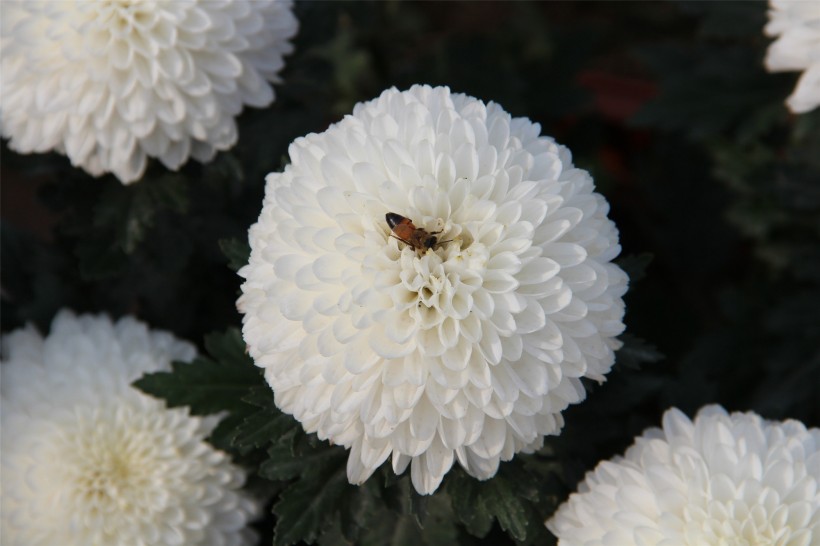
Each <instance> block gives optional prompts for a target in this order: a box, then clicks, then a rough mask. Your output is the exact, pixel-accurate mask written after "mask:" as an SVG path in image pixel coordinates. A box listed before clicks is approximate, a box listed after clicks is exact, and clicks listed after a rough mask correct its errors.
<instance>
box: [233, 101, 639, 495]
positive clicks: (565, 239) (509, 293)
mask: <svg viewBox="0 0 820 546" xmlns="http://www.w3.org/2000/svg"><path fill="white" fill-rule="evenodd" d="M539 132H540V127H539V126H538V125H537V124H534V123H532V122H530V121H529V120H527V119H525V118H512V117H510V115H509V114H508V113H507V112H505V111H504V110H503V109H501V107H499V106H498V105H497V104H494V103H489V104H484V103H483V102H481V101H479V100H477V99H475V98H472V97H469V96H466V95H460V94H451V93H450V90H449V89H448V88H446V87H438V88H430V87H427V86H415V87H413V88H412V89H410V90H409V91H406V92H399V91H397V90H395V89H391V90H388V91H385V92H384V93H383V94H382V95H381V96H380V97H379V98H377V99H375V100H373V101H371V102H367V103H363V104H359V105H357V106H356V107H355V109H354V111H353V114H352V115H350V116H347V117H345V119H344V120H342V121H341V122H339V123H337V124H335V125H333V126H331V127H330V128H329V129H328V130H327V131H325V132H324V133H322V134H311V135H308V136H307V137H304V138H299V139H297V140H296V141H295V142H294V143H293V144H292V145H291V147H290V150H289V152H290V159H291V164H290V165H288V166H287V168H286V169H285V172H283V173H274V174H271V175H269V176H268V179H267V193H266V196H265V201H264V207H263V210H262V213H261V216H260V218H259V222H258V223H256V224H255V225H254V226H253V227H252V228H251V230H250V245H251V249H252V251H251V257H250V263H249V264H248V265H247V266H246V267H244V268H243V269H242V270H241V272H240V274H241V275H242V276H243V277H245V279H246V282H245V283H244V284H243V286H242V291H243V294H242V296H241V297H240V299H239V302H238V306H239V309H240V311H241V312H243V313H244V314H245V316H244V330H243V332H244V336H245V340H246V341H247V343H248V346H249V348H250V354H251V355H252V356H253V358H254V359H255V360H256V363H257V364H258V365H259V366H261V367H263V368H265V377H266V378H267V381H268V382H269V383H270V385H271V387H273V391H274V393H275V399H276V403H277V405H278V406H279V407H280V408H281V409H282V410H283V411H285V412H287V413H290V414H293V415H294V416H295V417H296V418H297V419H298V420H299V421H301V422H302V424H303V426H304V428H305V429H306V430H307V431H309V432H317V433H318V435H319V437H320V438H323V439H325V438H326V439H329V440H331V441H332V442H334V443H336V444H341V445H344V446H346V447H350V448H351V453H350V458H349V460H348V467H347V471H348V477H349V479H350V481H351V482H353V483H361V482H363V481H364V480H365V479H367V477H368V476H370V475H371V474H372V473H373V471H374V470H375V469H376V468H377V467H378V466H379V465H381V464H382V463H383V462H384V461H385V460H386V459H387V458H388V457H389V456H391V454H392V457H393V459H392V462H393V468H394V470H395V471H396V472H397V473H400V472H403V471H404V469H405V468H406V467H407V465H408V464H409V463H410V462H411V461H412V468H411V475H412V481H413V484H414V486H415V488H416V489H417V490H418V491H419V492H421V493H431V492H433V491H434V490H435V489H436V488H437V487H438V486H439V484H440V482H441V479H442V477H443V476H444V474H445V473H446V472H447V471H448V470H449V469H450V467H451V466H452V464H453V461H454V458H457V459H458V461H459V462H460V463H461V465H462V466H463V467H464V468H465V469H466V470H467V472H469V473H470V474H472V475H473V476H476V477H478V478H481V479H486V478H489V477H491V476H493V475H494V474H495V473H496V471H497V469H498V464H499V461H502V460H509V459H510V458H512V456H513V454H515V453H516V452H519V451H525V452H531V451H533V450H535V449H537V448H539V447H540V446H541V445H542V443H543V436H544V435H545V434H556V433H557V432H558V431H559V430H560V428H561V426H562V425H563V420H562V418H561V411H562V410H563V409H564V408H566V407H567V405H569V404H572V403H575V402H578V401H580V400H582V399H583V398H584V388H583V386H582V383H581V380H580V378H582V377H590V378H594V379H597V380H603V378H604V374H606V373H607V372H608V371H609V369H610V368H611V366H612V364H613V350H614V349H616V348H618V347H619V346H620V344H619V342H618V341H617V340H616V339H615V336H617V335H618V334H620V333H621V331H622V330H623V328H624V326H623V324H622V322H621V319H622V317H623V313H624V306H623V301H622V295H623V294H624V292H625V291H626V284H627V278H626V275H625V274H624V272H623V271H622V270H621V269H619V268H618V267H617V266H615V265H613V264H612V263H611V260H612V259H613V258H615V257H616V256H617V254H618V252H619V251H620V247H619V246H618V233H617V230H616V229H615V225H614V224H613V223H612V222H611V221H610V220H609V219H608V218H607V212H608V209H609V207H608V205H607V203H606V201H605V200H604V198H603V197H602V196H601V195H599V194H597V193H594V192H593V183H592V179H591V178H590V176H589V173H587V172H586V171H583V170H581V169H577V168H575V167H574V166H573V164H572V158H571V156H570V152H569V150H567V149H566V148H564V147H563V146H559V145H558V144H556V143H555V141H554V140H553V139H551V138H549V137H544V136H539ZM390 212H392V213H395V214H399V215H401V216H404V217H407V218H409V219H410V220H412V222H413V223H414V224H415V226H416V227H418V228H424V229H427V230H428V231H430V232H435V231H439V230H440V231H441V232H440V233H438V234H437V237H438V241H441V242H440V243H438V244H436V245H434V246H432V248H429V249H427V250H422V251H418V252H417V251H415V250H414V249H413V248H411V247H410V246H409V245H408V244H406V243H403V242H400V241H399V240H397V239H396V238H395V237H392V236H391V229H390V227H389V226H388V223H387V221H386V218H385V215H386V214H387V213H390ZM399 236H400V237H402V234H401V233H399ZM403 236H404V237H408V235H407V234H405V235H403Z"/></svg>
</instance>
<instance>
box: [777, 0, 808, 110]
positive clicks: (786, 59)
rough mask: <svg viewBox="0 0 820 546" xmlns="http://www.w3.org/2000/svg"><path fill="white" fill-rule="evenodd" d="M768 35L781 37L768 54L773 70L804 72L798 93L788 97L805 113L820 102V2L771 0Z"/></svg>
mask: <svg viewBox="0 0 820 546" xmlns="http://www.w3.org/2000/svg"><path fill="white" fill-rule="evenodd" d="M769 6H770V9H769V23H768V24H767V25H766V34H767V35H769V36H773V37H777V40H775V41H774V43H772V45H771V46H769V51H768V52H767V53H766V68H767V69H768V70H769V71H770V72H783V71H787V72H789V71H803V75H802V76H800V79H799V80H798V82H797V87H796V88H795V90H794V93H792V94H791V96H790V97H789V98H788V99H787V100H786V104H787V105H788V107H789V109H790V110H791V111H792V112H795V113H797V114H802V113H804V112H808V111H810V110H813V109H815V108H816V107H817V106H818V105H820V2H818V1H816V0H769Z"/></svg>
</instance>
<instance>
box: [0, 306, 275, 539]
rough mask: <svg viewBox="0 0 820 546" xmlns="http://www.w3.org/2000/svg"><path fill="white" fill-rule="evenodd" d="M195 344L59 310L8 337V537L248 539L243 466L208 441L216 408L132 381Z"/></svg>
mask: <svg viewBox="0 0 820 546" xmlns="http://www.w3.org/2000/svg"><path fill="white" fill-rule="evenodd" d="M194 356H195V350H194V347H193V346H191V345H190V344H188V343H183V342H181V341H178V340H176V339H175V338H174V337H173V336H171V335H170V334H168V333H165V332H155V331H154V332H152V331H149V330H148V328H146V326H145V325H143V324H142V323H140V322H138V321H136V320H134V319H132V318H124V319H121V320H119V321H118V322H116V323H112V322H111V320H109V319H108V318H106V317H92V316H81V317H76V316H74V315H73V314H71V313H68V312H61V313H60V314H59V315H58V316H57V318H56V319H55V320H54V323H53V324H52V331H51V333H50V334H49V335H48V336H47V337H46V338H45V339H44V338H43V337H41V336H40V334H39V333H37V332H36V331H35V330H34V329H33V328H27V329H24V330H18V331H16V332H14V333H12V334H10V335H9V336H7V337H6V338H5V339H4V340H3V358H4V362H3V363H2V365H0V370H1V371H2V391H0V392H1V393H2V396H0V401H2V429H3V434H2V444H1V445H2V449H1V450H0V461H1V462H0V467H1V468H2V479H3V485H2V487H3V495H2V526H0V537H2V541H0V542H2V543H3V545H4V546H37V545H42V546H54V545H55V544H60V545H66V546H109V545H111V544H141V545H143V546H150V545H157V546H159V545H162V546H169V545H172V544H178V545H186V546H187V545H194V544H196V545H214V546H217V545H219V546H225V545H229V544H230V545H234V544H250V543H252V540H253V539H254V535H253V533H252V532H250V530H249V529H248V528H247V526H246V525H247V522H248V521H249V520H250V519H251V518H252V517H254V516H255V515H256V514H257V513H258V511H259V506H258V505H257V503H256V502H255V501H253V500H251V498H250V497H248V496H246V495H245V494H243V492H242V491H241V489H240V488H241V486H242V484H243V482H244V479H245V476H244V472H243V471H242V470H241V469H240V468H239V467H237V466H235V465H233V464H232V463H231V462H230V460H229V459H228V456H227V455H226V454H224V453H222V452H221V451H217V450H216V449H214V448H213V447H211V446H210V445H209V444H207V443H206V442H205V441H204V438H205V437H206V436H207V435H208V434H210V432H211V430H212V429H213V427H214V426H215V425H216V419H215V418H213V417H209V418H200V417H194V416H191V415H189V413H188V411H187V409H167V408H166V406H165V403H164V402H162V401H160V400H157V399H155V398H152V397H150V396H147V395H145V394H142V393H141V392H139V391H138V390H136V389H134V388H133V387H131V386H130V383H131V382H132V381H134V380H135V379H137V378H139V377H140V376H141V375H142V374H144V373H146V372H153V371H158V370H167V369H170V362H171V361H172V360H183V361H190V360H191V359H192V358H193V357H194Z"/></svg>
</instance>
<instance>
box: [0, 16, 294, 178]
mask: <svg viewBox="0 0 820 546" xmlns="http://www.w3.org/2000/svg"><path fill="white" fill-rule="evenodd" d="M291 4H292V2H291V0H236V1H217V2H214V1H185V2H182V1H177V0H168V1H163V0H144V1H135V0H97V1H83V0H60V1H53V0H25V1H23V0H3V2H2V4H0V15H2V22H0V59H2V60H1V61H0V70H2V80H0V99H1V100H2V116H1V119H2V131H3V136H4V137H7V138H10V139H11V140H10V142H9V146H10V147H11V148H12V149H13V150H16V151H18V152H21V153H31V152H46V151H50V150H57V151H58V152H61V153H64V154H66V155H68V157H69V158H70V159H71V162H72V164H74V165H76V166H80V167H82V168H83V169H85V170H86V171H88V172H89V173H91V174H93V175H95V176H99V175H101V174H103V173H106V172H113V173H114V174H115V175H117V177H118V178H119V179H120V180H121V181H122V182H123V183H129V182H133V181H135V180H137V179H139V178H140V177H141V176H142V174H143V172H144V171H145V166H146V161H147V157H157V158H159V159H160V161H162V163H163V164H164V165H165V166H166V167H168V168H169V169H174V170H176V169H178V168H179V167H180V166H181V165H182V164H183V163H185V161H187V159H188V157H189V156H193V157H194V158H195V159H197V160H199V161H208V160H210V159H211V158H212V157H213V156H214V153H215V152H216V150H226V149H228V148H230V147H231V146H233V145H234V143H235V142H236V138H237V131H236V122H235V121H234V117H235V116H236V115H237V114H239V112H241V110H242V108H243V106H244V105H248V106H255V107H262V106H267V105H269V104H270V103H271V102H272V101H273V98H274V94H273V89H272V88H271V86H270V84H269V83H268V82H278V81H279V80H278V78H277V74H278V73H279V71H280V70H281V69H282V67H283V66H284V61H283V59H282V57H283V55H286V54H287V53H290V51H291V50H292V46H291V44H290V42H289V41H288V40H289V39H290V38H291V37H293V35H294V34H295V33H296V30H297V27H298V23H297V21H296V18H295V17H294V15H293V13H292V11H291Z"/></svg>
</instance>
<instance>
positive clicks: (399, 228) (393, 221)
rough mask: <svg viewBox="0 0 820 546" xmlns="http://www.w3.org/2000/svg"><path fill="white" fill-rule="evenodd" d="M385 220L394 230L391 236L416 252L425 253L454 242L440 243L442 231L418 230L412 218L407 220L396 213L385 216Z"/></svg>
mask: <svg viewBox="0 0 820 546" xmlns="http://www.w3.org/2000/svg"><path fill="white" fill-rule="evenodd" d="M385 219H386V220H387V225H388V226H390V229H391V230H393V233H391V234H390V236H391V237H393V238H394V239H398V240H399V241H401V242H402V243H405V244H407V245H410V246H411V247H413V248H414V249H415V250H416V252H423V251H425V250H427V249H428V248H433V247H435V246H437V245H443V244H444V243H449V242H450V241H452V239H450V240H449V241H439V240H438V237H436V235H437V234H439V233H441V230H439V231H432V232H430V231H427V230H426V229H422V228H417V227H416V226H415V225H414V224H413V221H412V220H411V219H410V218H406V217H404V216H402V215H401V214H396V213H395V212H388V213H387V214H385Z"/></svg>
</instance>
